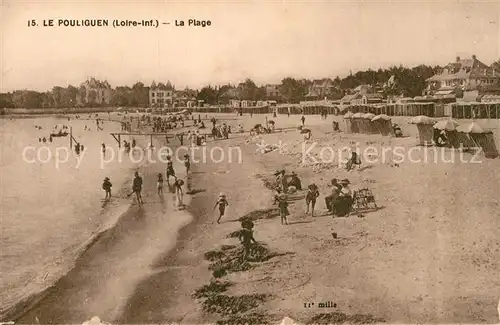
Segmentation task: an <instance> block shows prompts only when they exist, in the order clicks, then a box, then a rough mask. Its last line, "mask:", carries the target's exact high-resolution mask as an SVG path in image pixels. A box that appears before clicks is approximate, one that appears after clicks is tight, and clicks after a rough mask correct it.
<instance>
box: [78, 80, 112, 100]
mask: <svg viewBox="0 0 500 325" xmlns="http://www.w3.org/2000/svg"><path fill="white" fill-rule="evenodd" d="M112 96H113V89H111V86H110V85H109V83H108V82H107V81H100V80H97V79H96V78H94V77H91V78H89V79H87V80H86V81H85V82H83V83H82V84H81V85H80V88H79V89H78V95H77V96H76V103H77V105H78V106H85V105H108V104H109V103H110V101H111V97H112Z"/></svg>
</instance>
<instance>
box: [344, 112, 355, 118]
mask: <svg viewBox="0 0 500 325" xmlns="http://www.w3.org/2000/svg"><path fill="white" fill-rule="evenodd" d="M353 115H354V114H353V113H352V112H351V111H349V112H347V113H345V115H344V118H345V119H350V118H352V116H353Z"/></svg>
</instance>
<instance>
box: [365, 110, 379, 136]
mask: <svg viewBox="0 0 500 325" xmlns="http://www.w3.org/2000/svg"><path fill="white" fill-rule="evenodd" d="M374 117H375V114H373V113H365V114H364V115H363V120H364V123H365V130H366V133H368V134H376V133H378V131H377V127H376V126H375V124H373V123H372V119H373V118H374Z"/></svg>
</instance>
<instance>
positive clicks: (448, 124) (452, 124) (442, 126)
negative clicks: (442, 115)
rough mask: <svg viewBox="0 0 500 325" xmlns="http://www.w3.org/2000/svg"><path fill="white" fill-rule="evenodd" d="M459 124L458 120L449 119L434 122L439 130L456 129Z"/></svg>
mask: <svg viewBox="0 0 500 325" xmlns="http://www.w3.org/2000/svg"><path fill="white" fill-rule="evenodd" d="M459 125H460V124H458V122H457V121H454V120H452V119H449V120H443V121H439V122H437V123H436V124H434V128H435V129H437V130H444V131H454V130H455V129H456V128H457V126H459Z"/></svg>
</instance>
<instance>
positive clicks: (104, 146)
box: [101, 143, 106, 157]
mask: <svg viewBox="0 0 500 325" xmlns="http://www.w3.org/2000/svg"><path fill="white" fill-rule="evenodd" d="M101 146H102V156H103V157H104V156H106V145H105V144H104V143H103V144H102V145H101Z"/></svg>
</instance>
